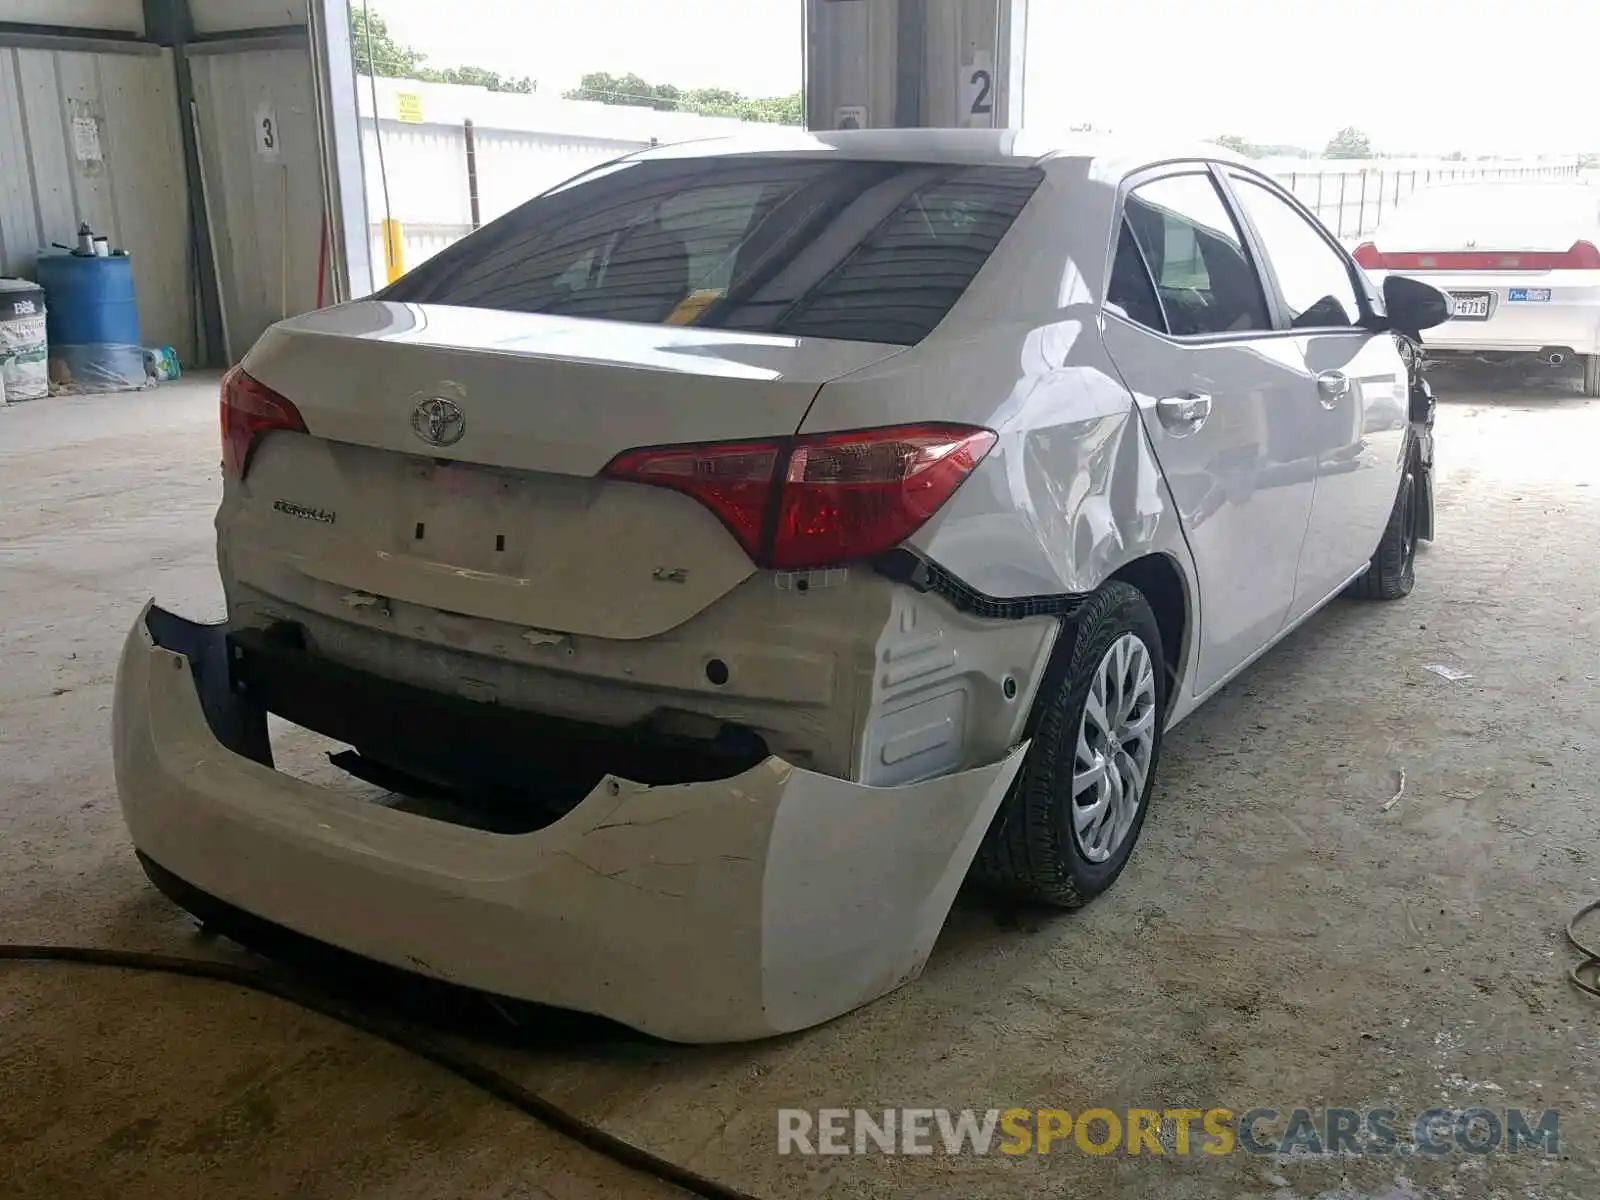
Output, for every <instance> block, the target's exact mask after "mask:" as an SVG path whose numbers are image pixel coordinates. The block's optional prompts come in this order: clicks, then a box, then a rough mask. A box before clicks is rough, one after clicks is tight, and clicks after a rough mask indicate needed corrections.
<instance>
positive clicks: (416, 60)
mask: <svg viewBox="0 0 1600 1200" xmlns="http://www.w3.org/2000/svg"><path fill="white" fill-rule="evenodd" d="M350 45H351V49H352V50H354V51H355V59H356V65H357V66H358V67H359V68H360V69H361V70H362V71H363V72H366V71H368V70H370V71H371V73H372V74H374V75H381V76H383V77H385V78H389V79H420V78H421V76H420V75H418V74H417V70H418V68H419V67H421V66H422V60H423V59H425V58H427V57H428V56H427V55H426V54H423V53H422V52H421V51H420V50H417V49H414V48H413V47H411V46H407V45H406V44H405V43H404V42H400V41H396V40H395V38H394V37H393V35H391V34H390V32H389V26H388V25H387V24H385V23H384V20H383V18H382V17H380V16H379V15H378V14H377V13H372V14H371V15H370V16H369V15H368V13H367V10H366V9H365V8H363V7H362V6H361V5H360V4H359V3H355V4H352V5H351V6H350Z"/></svg>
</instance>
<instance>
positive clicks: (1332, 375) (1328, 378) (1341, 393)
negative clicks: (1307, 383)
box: [1317, 371, 1350, 408]
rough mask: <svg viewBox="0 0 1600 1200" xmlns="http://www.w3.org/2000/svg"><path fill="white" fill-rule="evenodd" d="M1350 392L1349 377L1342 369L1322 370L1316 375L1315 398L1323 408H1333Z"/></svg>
mask: <svg viewBox="0 0 1600 1200" xmlns="http://www.w3.org/2000/svg"><path fill="white" fill-rule="evenodd" d="M1349 394H1350V377H1349V376H1348V375H1346V374H1345V373H1344V372H1343V371H1324V372H1323V373H1322V374H1320V375H1318V376H1317V400H1318V401H1319V402H1320V403H1321V404H1322V407H1323V408H1333V407H1334V406H1336V405H1337V404H1338V403H1339V401H1341V400H1343V399H1344V398H1345V397H1346V396H1348V395H1349Z"/></svg>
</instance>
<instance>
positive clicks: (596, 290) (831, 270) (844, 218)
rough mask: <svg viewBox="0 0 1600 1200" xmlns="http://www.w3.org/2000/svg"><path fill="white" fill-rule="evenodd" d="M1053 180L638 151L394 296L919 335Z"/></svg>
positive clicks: (861, 336)
mask: <svg viewBox="0 0 1600 1200" xmlns="http://www.w3.org/2000/svg"><path fill="white" fill-rule="evenodd" d="M1042 178H1043V176H1042V173H1041V172H1039V171H1037V170H1035V169H1033V168H1030V167H1010V166H960V165H956V166H950V165H934V164H923V163H876V162H861V161H843V162H841V161H835V160H822V159H799V158H785V157H781V156H771V157H769V156H762V157H727V158H707V159H698V160H694V159H690V160H669V161H643V162H634V163H623V164H619V165H615V166H613V167H611V168H609V169H604V170H601V171H598V172H595V173H593V174H592V175H591V176H586V177H582V178H580V179H578V180H576V181H573V182H572V183H569V184H567V185H565V186H563V187H560V188H557V189H555V190H554V191H552V192H549V193H547V194H546V195H543V196H540V197H537V198H535V199H533V200H530V201H529V202H528V203H526V204H524V205H523V206H522V207H521V208H518V209H516V210H514V211H513V212H511V213H509V214H507V215H506V216H505V217H502V218H501V219H500V220H498V221H496V222H494V223H493V224H491V225H488V226H486V227H485V228H483V229H482V230H480V231H478V232H477V233H475V234H473V235H472V236H470V237H468V238H466V239H464V240H462V241H461V242H458V243H456V245H454V246H452V247H450V248H449V249H448V250H445V251H444V252H443V253H441V254H439V255H436V256H435V257H434V258H432V259H430V260H428V261H427V262H426V263H424V264H423V265H422V266H420V267H418V268H417V270H415V271H413V272H412V273H411V274H409V275H407V276H404V277H403V278H401V279H400V280H398V281H397V282H395V283H394V284H392V285H391V286H390V287H389V288H387V289H385V290H384V291H383V292H380V293H379V298H380V299H386V300H397V301H409V302H414V303H429V304H452V305H460V306H464V307H475V308H496V309H504V310H509V311H514V312H537V313H553V314H560V315H565V316H576V317H590V318H596V319H602V320H612V321H631V322H645V323H654V324H675V325H699V326H703V327H710V328H722V329H741V330H749V331H752V332H761V333H778V334H789V335H793V336H807V337H819V338H839V339H843V340H847V341H870V342H885V343H890V344H894V345H914V344H916V343H917V342H919V341H921V340H922V339H923V338H925V337H926V336H927V335H928V334H929V333H931V332H932V331H933V329H934V327H935V326H937V325H938V324H939V323H940V322H941V321H942V320H943V319H944V318H945V316H946V314H948V313H949V311H950V309H951V308H952V307H953V306H954V305H955V303H956V301H957V300H959V299H960V298H961V296H962V294H963V293H964V292H965V291H966V289H967V287H968V286H969V285H970V284H971V282H972V279H973V277H974V276H975V275H976V274H977V273H978V271H979V270H980V269H981V268H982V266H983V264H984V263H985V262H987V261H988V259H989V257H990V255H992V254H993V253H994V250H995V247H996V246H998V245H999V243H1000V240H1001V239H1002V238H1003V237H1004V236H1005V235H1006V233H1007V232H1008V231H1009V230H1010V228H1011V226H1012V224H1013V223H1014V222H1015V221H1016V219H1017V216H1018V215H1019V214H1020V213H1021V211H1022V209H1023V207H1024V206H1025V205H1026V204H1027V202H1028V200H1029V198H1030V197H1031V196H1032V195H1033V192H1034V191H1035V189H1036V188H1037V187H1038V185H1039V182H1040V181H1041V179H1042Z"/></svg>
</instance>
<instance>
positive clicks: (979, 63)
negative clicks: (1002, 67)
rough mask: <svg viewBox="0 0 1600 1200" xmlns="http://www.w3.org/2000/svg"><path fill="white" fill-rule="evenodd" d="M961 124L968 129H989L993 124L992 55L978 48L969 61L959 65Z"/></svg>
mask: <svg viewBox="0 0 1600 1200" xmlns="http://www.w3.org/2000/svg"><path fill="white" fill-rule="evenodd" d="M957 95H959V96H960V97H961V111H960V113H959V117H960V120H961V124H962V125H964V126H966V127H967V128H968V129H989V128H992V127H993V125H994V100H995V96H994V55H992V54H990V53H989V52H988V51H986V50H979V51H977V52H975V53H974V54H973V56H972V61H971V62H970V63H965V64H963V65H962V67H961V76H960V87H959V88H958V90H957Z"/></svg>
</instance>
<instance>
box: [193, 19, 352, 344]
mask: <svg viewBox="0 0 1600 1200" xmlns="http://www.w3.org/2000/svg"><path fill="white" fill-rule="evenodd" d="M189 61H190V64H191V67H192V69H193V72H194V91H195V105H196V107H197V109H198V110H199V116H200V151H201V162H202V168H203V171H204V174H205V186H206V191H207V194H208V196H209V202H210V213H211V222H212V225H211V227H212V236H213V238H214V239H215V240H216V242H217V247H218V254H217V258H218V260H219V276H220V279H219V284H220V288H221V292H222V303H223V312H224V320H225V324H226V326H227V334H228V343H229V349H230V353H231V356H232V357H233V358H234V359H237V358H240V357H242V356H243V355H244V353H245V351H246V350H248V349H249V348H250V345H251V343H253V342H254V341H255V340H256V339H257V338H258V337H260V336H261V333H262V331H263V330H265V329H266V328H267V326H268V325H270V324H272V323H273V322H274V321H277V320H279V319H281V318H282V317H284V316H286V315H287V316H293V315H294V314H296V313H302V312H306V311H308V310H310V309H312V308H314V307H316V303H317V268H318V263H319V251H320V248H321V237H322V212H323V210H322V180H321V175H320V162H319V158H318V152H317V133H316V118H315V115H314V113H313V100H312V82H311V65H310V60H309V59H308V58H307V56H306V53H305V52H304V51H303V50H252V51H247V52H244V53H228V54H191V55H190V58H189ZM268 125H270V128H268Z"/></svg>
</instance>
